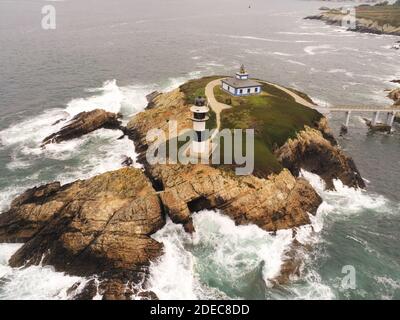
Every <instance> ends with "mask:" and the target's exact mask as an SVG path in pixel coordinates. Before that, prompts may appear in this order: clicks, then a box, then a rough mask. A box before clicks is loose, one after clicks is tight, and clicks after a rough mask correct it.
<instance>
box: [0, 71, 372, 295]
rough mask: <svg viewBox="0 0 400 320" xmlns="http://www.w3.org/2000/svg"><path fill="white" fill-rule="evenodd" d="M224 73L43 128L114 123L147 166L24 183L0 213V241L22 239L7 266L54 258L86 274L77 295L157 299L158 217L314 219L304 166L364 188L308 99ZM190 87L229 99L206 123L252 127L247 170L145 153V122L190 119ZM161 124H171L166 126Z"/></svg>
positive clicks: (158, 124)
mask: <svg viewBox="0 0 400 320" xmlns="http://www.w3.org/2000/svg"><path fill="white" fill-rule="evenodd" d="M221 78H223V77H221V76H213V77H205V78H201V79H197V80H191V81H189V82H187V83H185V84H183V85H182V86H180V87H179V88H177V89H175V90H173V91H171V92H167V93H161V94H157V95H154V96H153V97H152V98H151V101H150V102H149V108H147V109H146V110H145V111H143V112H141V113H139V114H137V115H135V116H134V117H133V118H132V119H130V121H129V123H128V125H127V126H126V127H122V126H121V123H120V122H119V121H118V116H117V115H112V114H109V113H105V112H102V111H95V112H91V113H83V114H80V115H79V116H77V117H75V118H74V119H72V122H70V124H69V125H68V126H66V127H64V128H62V129H61V131H60V132H57V133H55V134H54V135H52V136H50V137H48V138H45V139H44V141H43V147H45V146H46V144H48V143H58V142H59V141H63V140H65V139H70V138H71V139H72V138H76V137H78V136H80V135H83V134H86V133H88V132H91V131H93V130H95V129H97V128H110V129H120V130H122V131H123V134H125V135H128V136H129V137H130V139H132V140H133V142H134V144H135V148H136V152H137V153H138V161H139V162H140V163H141V164H142V165H143V168H122V169H119V170H117V171H113V172H107V173H104V174H101V175H98V176H96V177H93V178H90V179H88V180H79V181H75V182H73V183H70V184H66V185H61V184H60V183H59V182H52V183H49V184H46V185H43V186H39V187H36V188H33V189H30V190H27V191H25V192H24V193H23V194H21V195H20V196H19V197H17V198H16V199H14V201H13V202H12V203H11V205H10V208H9V210H8V211H7V212H4V213H2V214H1V215H0V242H23V243H24V245H23V246H22V247H21V248H20V249H19V250H18V251H17V252H16V253H15V254H14V255H13V256H12V257H11V259H10V261H9V264H10V265H11V266H13V267H23V266H29V265H37V264H43V265H51V266H54V268H55V269H56V270H57V271H62V272H66V273H68V274H72V275H79V276H83V277H85V278H86V279H88V280H87V281H86V282H84V283H76V284H75V285H74V286H73V287H72V288H70V290H69V293H70V297H71V298H73V299H91V298H93V297H94V296H96V295H100V296H101V297H102V298H103V299H131V298H140V299H157V296H156V295H155V294H154V293H153V292H151V291H149V290H148V288H147V285H146V280H147V277H148V267H149V265H150V263H151V261H156V260H157V258H159V257H160V256H162V254H163V245H162V243H159V242H157V241H156V240H154V239H153V238H152V234H154V233H155V232H157V231H158V230H160V229H161V228H163V226H164V225H165V223H166V218H167V216H169V218H170V219H171V220H172V221H173V222H174V223H177V224H182V225H183V227H184V229H185V230H186V231H187V232H189V233H193V232H195V227H194V225H193V223H192V214H193V213H195V212H197V211H200V210H202V209H218V210H220V212H221V213H223V214H225V215H227V216H229V217H230V218H231V219H233V220H234V221H235V223H236V224H238V225H246V224H255V225H257V226H258V227H260V228H261V229H263V230H266V231H268V232H272V233H274V232H276V231H277V230H281V229H293V232H295V229H296V227H299V226H302V225H306V224H309V223H310V215H315V214H316V212H317V209H318V207H319V206H320V204H321V202H322V200H321V198H320V196H319V195H318V193H317V192H316V191H315V190H314V189H313V187H312V186H311V185H310V184H309V183H308V182H307V181H306V180H305V179H303V178H302V177H301V176H300V170H301V169H304V170H307V171H310V172H312V173H315V174H318V175H319V176H320V177H321V178H322V179H323V180H324V181H325V183H326V187H327V188H330V189H332V188H334V184H333V181H334V180H336V179H338V180H341V181H342V182H343V184H345V185H347V186H349V187H354V188H358V187H361V188H363V187H364V186H365V185H364V182H363V179H362V178H361V175H360V173H359V172H358V170H357V168H356V166H355V164H354V162H353V160H352V159H351V158H350V157H348V156H347V155H346V154H345V153H344V152H343V151H342V150H341V149H340V147H339V146H338V144H337V142H336V140H335V138H334V137H333V135H332V133H331V132H330V129H329V127H328V123H327V120H326V119H325V118H324V117H323V116H322V115H321V114H320V113H319V112H318V111H316V110H315V109H313V108H312V107H313V103H312V100H311V99H310V98H309V97H308V96H307V95H306V94H303V93H300V92H298V91H296V90H292V89H290V88H284V87H282V86H279V85H275V84H271V83H268V82H265V81H260V83H261V84H262V93H261V94H260V95H257V96H247V97H232V96H230V95H228V94H227V93H226V92H224V91H222V90H221V88H220V87H219V86H217V85H216V86H211V87H210V83H218V81H219V79H221ZM197 96H207V97H208V99H209V100H210V99H211V98H212V99H215V101H216V102H218V103H221V104H224V105H227V106H229V108H227V109H224V110H222V111H221V112H215V111H214V110H212V111H211V112H210V117H209V120H208V122H207V126H208V127H210V128H215V127H216V126H218V125H220V127H221V128H226V129H233V128H252V129H254V130H255V170H254V173H253V174H252V175H247V176H237V175H235V174H234V171H233V169H234V168H233V166H223V165H220V166H219V165H206V164H192V165H184V164H168V165H163V164H157V165H151V164H149V163H148V162H147V161H146V157H145V152H146V150H147V149H148V147H149V146H148V144H147V142H146V139H145V137H146V133H147V132H148V131H149V130H150V129H152V128H158V129H161V130H164V131H167V124H168V122H169V121H171V120H176V121H177V123H178V125H179V129H190V128H191V127H192V123H191V121H190V111H189V110H190V106H191V105H192V104H193V103H194V99H195V97H197ZM166 133H167V132H166ZM298 248H299V245H298V243H296V241H295V240H294V241H293V248H292V251H291V252H290V253H288V255H287V256H288V258H287V260H286V262H285V263H284V265H283V266H282V268H281V275H280V276H279V277H277V279H276V283H277V284H279V283H282V282H285V281H290V274H293V273H298V272H299V268H298V263H300V262H299V260H301V259H300V258H298V257H297V255H296V250H298Z"/></svg>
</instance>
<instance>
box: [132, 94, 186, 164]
mask: <svg viewBox="0 0 400 320" xmlns="http://www.w3.org/2000/svg"><path fill="white" fill-rule="evenodd" d="M151 105H152V107H151V109H148V110H146V111H145V112H141V113H139V114H137V115H136V116H135V117H133V119H131V121H129V123H128V125H127V132H128V135H129V136H130V138H131V139H132V140H133V141H134V142H135V146H136V152H138V153H139V154H141V153H143V152H144V151H146V150H147V147H148V145H147V142H146V134H147V132H148V131H149V130H151V129H161V130H163V131H164V132H165V135H166V137H167V138H168V137H169V132H168V127H169V125H168V124H169V121H171V120H174V121H176V122H177V125H178V127H177V130H178V131H181V130H183V129H186V128H190V127H191V126H192V122H191V120H190V116H191V114H190V110H189V108H188V105H187V104H186V102H185V95H184V94H183V93H182V92H181V91H180V90H179V89H175V90H173V91H171V92H168V93H164V94H161V95H158V96H157V97H156V98H154V99H153V100H152V102H151ZM138 159H139V160H141V161H144V159H143V157H141V156H140V155H139V157H138Z"/></svg>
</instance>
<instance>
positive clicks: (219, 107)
mask: <svg viewBox="0 0 400 320" xmlns="http://www.w3.org/2000/svg"><path fill="white" fill-rule="evenodd" d="M222 79H223V78H221V79H217V80H213V81H211V82H209V83H208V84H207V86H206V89H205V93H206V97H207V100H208V103H209V104H210V108H211V109H212V110H213V111H214V112H215V115H216V118H217V130H219V128H220V127H221V112H222V111H223V110H226V109H230V108H232V107H231V106H229V105H227V104H225V103H221V102H218V101H217V99H215V95H214V88H215V87H216V86H219V85H221V80H222Z"/></svg>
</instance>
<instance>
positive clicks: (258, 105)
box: [215, 84, 321, 176]
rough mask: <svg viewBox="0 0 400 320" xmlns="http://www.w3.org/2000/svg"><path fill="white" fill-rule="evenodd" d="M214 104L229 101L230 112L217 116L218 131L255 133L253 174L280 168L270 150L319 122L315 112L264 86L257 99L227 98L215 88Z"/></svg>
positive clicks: (227, 96) (319, 115)
mask: <svg viewBox="0 0 400 320" xmlns="http://www.w3.org/2000/svg"><path fill="white" fill-rule="evenodd" d="M215 96H216V98H217V100H218V101H220V102H224V101H226V100H227V99H229V98H230V99H231V101H232V104H231V105H232V107H233V108H232V109H229V110H225V111H223V112H222V114H221V126H222V128H241V129H246V128H253V129H254V130H255V142H254V143H255V172H256V174H257V175H260V176H266V175H268V174H270V173H273V172H279V171H280V170H281V169H282V167H281V165H280V163H279V162H278V160H277V159H276V157H275V155H274V154H273V150H274V149H275V148H277V147H281V146H282V145H283V144H285V142H286V141H287V140H288V139H289V138H293V137H295V136H296V134H297V132H299V131H301V130H302V129H303V128H304V126H305V125H308V126H311V127H313V126H314V125H315V123H316V122H317V121H318V120H320V119H321V114H320V113H318V112H317V111H316V110H313V109H310V108H307V107H305V106H303V105H301V104H298V103H297V102H295V100H294V99H293V97H291V96H290V95H288V94H287V93H285V92H283V91H282V90H280V89H278V88H276V87H274V86H271V85H267V84H264V85H263V93H262V94H261V95H260V96H250V97H231V96H230V95H229V94H227V93H225V92H224V91H222V90H221V89H220V88H218V87H216V88H215Z"/></svg>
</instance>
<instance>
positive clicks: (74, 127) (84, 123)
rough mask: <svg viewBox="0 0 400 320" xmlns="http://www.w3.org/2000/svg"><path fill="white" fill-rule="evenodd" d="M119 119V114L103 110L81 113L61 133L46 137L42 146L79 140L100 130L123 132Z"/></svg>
mask: <svg viewBox="0 0 400 320" xmlns="http://www.w3.org/2000/svg"><path fill="white" fill-rule="evenodd" d="M119 118H120V115H119V114H115V113H112V112H107V111H105V110H102V109H95V110H93V111H89V112H86V111H85V112H81V113H79V114H77V115H76V116H75V117H74V118H73V119H72V120H71V121H70V122H69V124H68V125H66V126H64V127H63V128H61V130H60V131H58V132H56V133H53V134H51V135H50V136H48V137H46V138H45V139H44V140H43V142H42V146H45V145H47V144H49V143H59V142H62V141H67V140H71V139H75V138H79V137H81V136H83V135H85V134H88V133H90V132H93V131H95V130H97V129H100V128H106V129H121V130H122V126H121V122H120V121H119V120H118V119H119Z"/></svg>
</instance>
